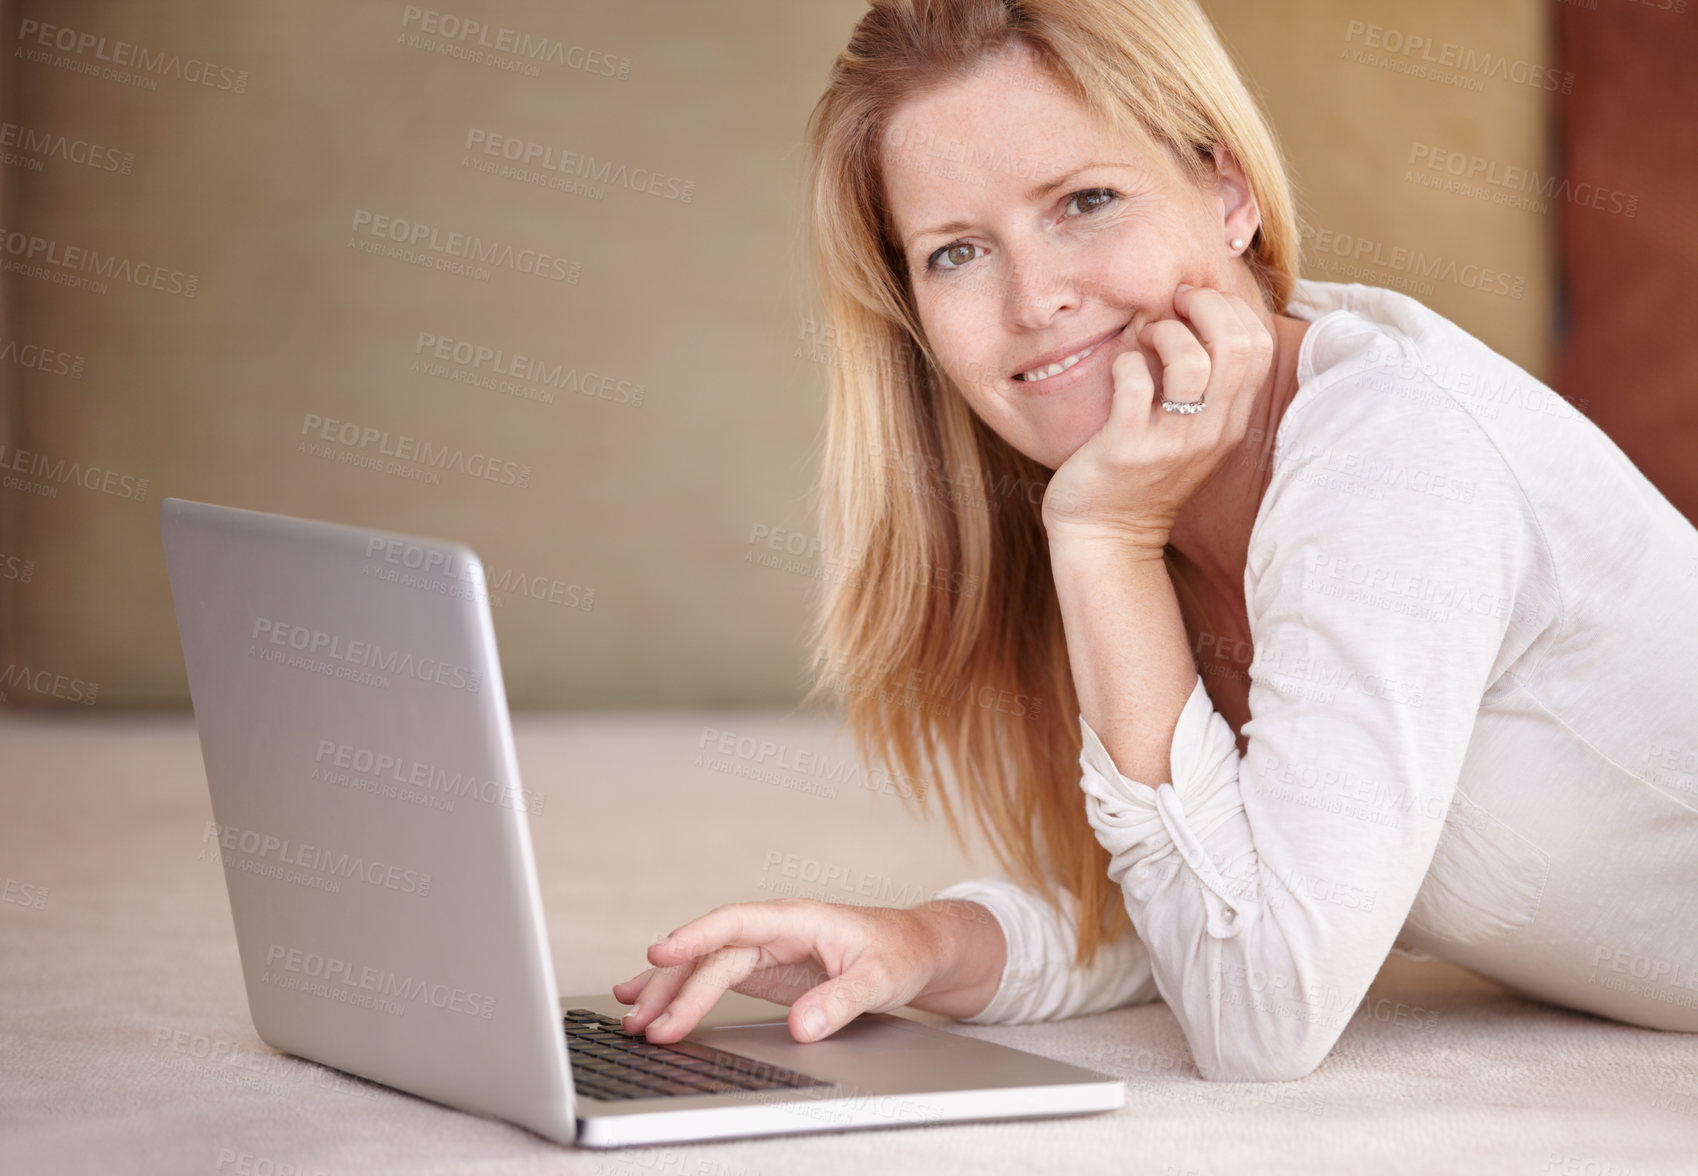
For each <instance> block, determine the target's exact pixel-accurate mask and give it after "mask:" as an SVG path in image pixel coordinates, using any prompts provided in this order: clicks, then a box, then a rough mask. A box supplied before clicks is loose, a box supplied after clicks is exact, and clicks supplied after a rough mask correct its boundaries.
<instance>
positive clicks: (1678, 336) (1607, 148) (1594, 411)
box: [1552, 0, 1698, 521]
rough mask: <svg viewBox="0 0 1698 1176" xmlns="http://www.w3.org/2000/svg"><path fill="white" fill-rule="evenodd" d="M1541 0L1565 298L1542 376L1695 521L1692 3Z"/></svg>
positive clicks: (1696, 124)
mask: <svg viewBox="0 0 1698 1176" xmlns="http://www.w3.org/2000/svg"><path fill="white" fill-rule="evenodd" d="M1664 4H1666V5H1667V7H1664V6H1663V5H1664ZM1553 8H1554V9H1555V16H1554V21H1555V33H1556V51H1557V54H1558V57H1559V60H1560V66H1561V68H1562V69H1564V70H1568V71H1571V72H1572V73H1573V75H1574V81H1573V90H1572V93H1570V94H1568V95H1566V96H1559V97H1558V99H1557V102H1558V106H1557V112H1556V113H1557V128H1558V147H1559V150H1560V152H1561V155H1562V160H1561V168H1562V175H1563V176H1564V177H1565V178H1566V179H1567V180H1568V181H1569V183H1570V185H1571V186H1570V188H1569V190H1568V193H1567V198H1566V199H1562V200H1560V201H1558V202H1557V204H1558V208H1557V209H1554V210H1553V214H1552V215H1554V216H1556V217H1558V218H1559V219H1558V224H1559V226H1560V230H1559V234H1560V235H1559V249H1560V251H1561V252H1560V256H1561V265H1562V270H1563V280H1564V287H1565V295H1566V299H1567V308H1568V323H1567V328H1566V331H1565V332H1564V337H1563V338H1561V339H1560V341H1559V351H1558V356H1557V364H1556V371H1555V376H1554V381H1553V382H1554V386H1555V388H1556V390H1557V391H1558V392H1561V393H1562V394H1563V395H1564V396H1566V397H1568V398H1569V399H1570V400H1573V401H1575V402H1576V403H1577V405H1578V406H1579V407H1580V408H1581V410H1582V411H1583V412H1585V413H1586V415H1587V416H1589V417H1591V418H1592V420H1594V421H1596V422H1597V424H1598V426H1599V427H1600V428H1602V429H1603V430H1604V432H1606V433H1608V434H1609V435H1610V437H1611V438H1612V439H1613V440H1614V441H1615V443H1616V444H1617V445H1619V446H1621V448H1622V450H1623V452H1625V453H1626V454H1627V456H1628V457H1629V458H1631V459H1632V460H1633V463H1634V464H1635V465H1637V466H1638V467H1639V468H1640V470H1642V471H1643V472H1644V473H1645V476H1646V477H1648V478H1649V479H1650V480H1651V481H1652V483H1653V484H1655V485H1656V487H1657V488H1658V489H1659V490H1661V491H1662V492H1663V493H1664V494H1665V495H1666V496H1667V497H1668V499H1669V500H1670V501H1671V502H1673V503H1674V505H1675V506H1676V507H1677V508H1679V509H1680V510H1681V511H1682V512H1684V513H1685V515H1686V517H1687V518H1689V519H1693V520H1695V521H1698V0H1653V2H1651V3H1638V2H1635V0H1596V6H1595V7H1593V8H1585V7H1582V6H1581V5H1580V4H1574V3H1556V4H1553ZM1677 9H1684V11H1677ZM1581 184H1590V185H1592V186H1593V187H1592V188H1587V189H1581V188H1579V187H1578V185H1581ZM1594 189H1607V190H1608V192H1607V193H1601V194H1594ZM1577 195H1578V197H1579V198H1578V199H1577ZM1632 196H1637V197H1638V203H1637V206H1636V207H1634V209H1633V213H1632V215H1631V216H1630V215H1627V214H1626V213H1625V212H1624V211H1621V209H1623V208H1625V207H1626V199H1627V198H1628V197H1632ZM1581 199H1585V200H1588V201H1589V200H1598V201H1601V203H1602V207H1598V208H1594V207H1590V206H1589V205H1587V204H1582V203H1581Z"/></svg>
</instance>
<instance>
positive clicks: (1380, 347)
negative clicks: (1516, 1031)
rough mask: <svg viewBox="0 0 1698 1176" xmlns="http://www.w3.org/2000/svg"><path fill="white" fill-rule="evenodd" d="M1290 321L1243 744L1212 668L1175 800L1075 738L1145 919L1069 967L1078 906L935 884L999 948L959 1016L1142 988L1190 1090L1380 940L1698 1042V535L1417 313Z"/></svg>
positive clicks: (1530, 391) (1264, 514)
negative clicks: (975, 912)
mask: <svg viewBox="0 0 1698 1176" xmlns="http://www.w3.org/2000/svg"><path fill="white" fill-rule="evenodd" d="M1286 313H1288V314H1292V315H1295V316H1297V317H1301V318H1303V319H1305V320H1307V321H1308V322H1309V323H1310V324H1311V325H1310V327H1309V329H1308V331H1307V333H1306V334H1305V336H1304V339H1303V343H1302V347H1301V350H1300V353H1299V357H1298V364H1297V380H1298V386H1299V387H1298V391H1297V393H1296V395H1295V397H1294V399H1293V400H1292V401H1291V403H1290V405H1289V407H1288V408H1287V410H1286V412H1285V415H1284V417H1283V418H1282V420H1281V421H1280V423H1279V427H1278V432H1277V434H1276V444H1275V451H1274V465H1273V470H1272V476H1271V481H1270V483H1269V485H1268V488H1267V492H1266V494H1265V496H1264V498H1263V500H1262V503H1261V505H1260V508H1259V509H1258V511H1257V514H1256V519H1255V523H1254V528H1253V530H1252V532H1251V536H1250V546H1249V558H1248V562H1247V565H1246V567H1245V569H1244V598H1245V603H1246V606H1247V609H1248V616H1249V623H1250V630H1251V635H1252V641H1253V645H1254V655H1253V659H1252V657H1251V654H1250V651H1249V650H1244V651H1242V657H1241V659H1240V662H1239V664H1240V668H1241V669H1245V670H1247V671H1248V674H1249V679H1250V689H1249V705H1250V714H1251V718H1250V719H1249V720H1248V721H1247V722H1246V723H1245V724H1244V728H1243V733H1244V735H1245V737H1246V738H1247V741H1248V742H1247V751H1246V753H1245V754H1244V755H1242V756H1240V755H1239V754H1238V748H1237V742H1236V739H1235V736H1234V733H1233V731H1232V728H1231V726H1230V725H1229V724H1228V723H1227V721H1226V720H1225V719H1224V718H1222V717H1221V716H1220V715H1219V714H1217V713H1216V712H1215V710H1214V707H1213V705H1212V703H1211V702H1210V699H1209V695H1208V693H1207V691H1206V689H1205V684H1204V682H1203V679H1202V677H1201V676H1200V675H1199V677H1198V679H1197V682H1196V685H1195V686H1194V687H1193V689H1192V691H1191V694H1190V697H1189V699H1188V701H1187V702H1186V703H1185V705H1184V708H1183V710H1182V711H1181V713H1180V716H1179V720H1178V724H1177V726H1176V728H1175V730H1174V733H1173V748H1172V754H1171V757H1170V761H1169V767H1170V770H1171V779H1170V780H1166V781H1153V782H1140V781H1136V780H1131V779H1129V778H1127V777H1126V776H1124V775H1122V774H1121V773H1120V772H1119V771H1118V770H1117V769H1116V767H1115V765H1114V763H1113V761H1112V760H1111V759H1110V757H1109V755H1108V752H1107V751H1106V750H1105V749H1104V747H1103V745H1102V743H1101V741H1100V740H1099V739H1098V737H1097V734H1096V732H1095V731H1093V730H1092V729H1091V727H1090V725H1089V724H1088V723H1086V722H1085V721H1084V719H1083V717H1081V719H1080V723H1079V726H1080V732H1081V736H1082V738H1083V742H1084V750H1083V751H1082V753H1081V755H1080V767H1081V769H1082V773H1083V774H1082V777H1081V779H1080V788H1081V791H1082V801H1083V806H1084V813H1085V816H1086V818H1087V819H1088V820H1089V821H1090V823H1091V826H1092V828H1093V829H1094V830H1095V831H1096V835H1097V839H1098V840H1099V841H1100V842H1101V843H1102V845H1103V846H1104V847H1105V848H1106V849H1108V851H1109V852H1110V854H1111V855H1112V864H1111V866H1110V869H1109V877H1110V878H1111V879H1112V880H1113V881H1114V882H1115V883H1116V884H1117V885H1119V886H1120V887H1121V890H1122V892H1123V894H1124V898H1125V903H1126V910H1127V913H1128V915H1129V916H1130V920H1131V924H1132V928H1131V929H1130V930H1128V931H1127V932H1126V933H1124V934H1123V935H1121V936H1120V937H1119V938H1117V939H1116V940H1114V941H1113V942H1112V943H1111V944H1109V945H1108V946H1107V947H1106V948H1105V950H1103V951H1102V952H1101V953H1100V954H1099V956H1098V957H1097V960H1096V961H1095V962H1094V964H1093V965H1092V966H1091V967H1090V968H1088V969H1079V968H1076V967H1074V966H1073V963H1072V958H1073V947H1074V944H1075V943H1076V928H1075V926H1074V924H1073V922H1072V919H1071V916H1070V914H1069V915H1064V916H1061V917H1057V916H1056V915H1055V914H1053V913H1052V912H1051V911H1050V910H1049V908H1048V907H1047V906H1046V905H1045V904H1044V903H1043V902H1042V901H1041V900H1040V899H1039V898H1037V897H1036V896H1035V895H1033V894H1031V893H1028V892H1027V891H1025V890H1023V889H1021V888H1019V887H1017V886H1015V885H1013V884H1012V883H1011V882H1009V881H1008V880H1007V879H1006V878H1003V877H1000V876H993V877H988V878H981V879H977V880H975V881H970V882H962V883H959V884H957V885H955V886H952V887H949V888H947V889H945V890H944V891H942V892H940V894H941V896H942V897H949V898H965V899H971V900H974V901H978V902H982V903H983V904H984V905H985V906H987V907H988V908H989V909H990V910H991V912H992V913H993V914H994V915H995V917H996V918H997V920H998V922H999V923H1000V925H1001V926H1002V929H1003V932H1004V935H1005V936H1006V938H1007V943H1008V962H1007V965H1006V967H1005V969H1004V971H1003V975H1002V979H1001V983H1000V986H999V988H998V990H997V993H996V995H995V997H994V998H993V999H992V1000H991V1002H990V1004H989V1005H988V1006H986V1008H985V1009H984V1010H983V1011H981V1012H980V1013H979V1014H978V1015H977V1016H974V1017H971V1018H968V1020H969V1021H972V1022H975V1023H995V1022H1020V1021H1034V1020H1051V1019H1056V1018H1061V1017H1069V1016H1077V1015H1081V1014H1085V1013H1091V1012H1098V1011H1102V1010H1104V1009H1109V1008H1115V1007H1118V1006H1121V1005H1126V1004H1137V1003H1142V1002H1146V1001H1152V1000H1155V999H1156V998H1157V997H1158V996H1159V997H1160V998H1162V999H1163V1000H1165V1001H1166V1002H1167V1003H1168V1005H1169V1006H1170V1007H1171V1008H1172V1010H1173V1013H1174V1016H1175V1017H1176V1018H1177V1019H1178V1021H1179V1023H1180V1025H1181V1027H1182V1028H1183V1030H1184V1032H1185V1036H1186V1039H1187V1040H1188V1042H1189V1043H1190V1046H1191V1050H1192V1054H1193V1058H1194V1060H1195V1062H1196V1065H1197V1067H1198V1070H1199V1071H1200V1073H1201V1074H1202V1075H1203V1076H1204V1077H1205V1078H1209V1079H1216V1080H1227V1081H1273V1080H1283V1079H1292V1078H1299V1077H1302V1076H1303V1075H1305V1074H1308V1073H1309V1072H1310V1071H1312V1070H1313V1069H1314V1068H1315V1067H1316V1066H1318V1065H1319V1064H1320V1063H1321V1061H1322V1060H1323V1059H1324V1058H1325V1056H1326V1055H1327V1053H1328V1052H1329V1051H1330V1050H1331V1049H1332V1046H1333V1045H1334V1043H1335V1042H1336V1041H1337V1039H1338V1037H1339V1035H1340V1034H1341V1032H1342V1031H1343V1029H1344V1027H1345V1024H1346V1023H1347V1022H1348V1021H1349V1019H1350V1017H1351V1015H1352V1013H1353V1012H1354V1011H1355V1009H1356V1007H1357V1005H1358V1004H1359V1003H1360V1002H1361V1000H1362V998H1363V996H1364V995H1365V993H1366V991H1367V988H1368V985H1369V984H1370V983H1371V982H1372V981H1373V979H1374V977H1375V975H1376V974H1377V973H1378V971H1379V969H1380V966H1381V964H1382V963H1383V962H1384V961H1385V959H1386V957H1387V954H1388V952H1390V951H1391V950H1393V949H1394V947H1395V948H1396V949H1398V950H1401V951H1405V952H1407V953H1408V954H1412V955H1415V956H1416V957H1417V958H1420V957H1421V956H1422V955H1423V954H1425V955H1429V956H1432V957H1436V958H1439V959H1444V960H1448V961H1451V962H1454V963H1457V964H1460V965H1462V966H1464V967H1467V968H1470V969H1472V970H1474V971H1476V972H1478V973H1480V974H1481V975H1484V976H1487V977H1489V978H1491V979H1494V980H1496V981H1498V982H1500V983H1502V984H1504V985H1506V986H1508V987H1510V988H1511V989H1512V990H1515V991H1517V992H1519V993H1520V994H1522V995H1525V996H1528V997H1531V998H1533V999H1539V1000H1546V1001H1550V1002H1553V1003H1556V1004H1560V1005H1565V1006H1568V1007H1572V1008H1577V1009H1582V1010H1586V1011H1589V1012H1594V1013H1597V1014H1600V1015H1603V1016H1606V1017H1611V1018H1615V1019H1618V1020H1623V1021H1628V1022H1632V1023H1635V1024H1639V1025H1644V1026H1649V1027H1653V1028H1662V1029H1679V1030H1687V1031H1698V530H1695V529H1694V528H1693V526H1692V525H1691V523H1689V522H1688V521H1687V520H1686V519H1685V518H1684V517H1682V516H1681V515H1680V513H1679V512H1678V511H1676V510H1675V509H1674V507H1673V506H1672V505H1671V504H1670V503H1669V502H1668V500H1667V499H1665V498H1664V497H1663V496H1662V495H1661V494H1660V493H1659V492H1658V491H1657V490H1656V489H1655V488H1654V487H1653V486H1652V485H1651V484H1650V482H1649V481H1647V480H1646V478H1645V477H1644V476H1643V475H1642V474H1641V473H1640V472H1639V471H1638V470H1637V469H1636V468H1635V467H1634V466H1633V464H1632V463H1631V462H1630V461H1629V460H1628V458H1627V457H1626V456H1625V455H1624V454H1623V453H1622V452H1621V450H1620V449H1619V448H1617V446H1616V445H1615V444H1614V443H1613V442H1612V441H1611V440H1610V439H1609V438H1608V437H1607V436H1606V435H1605V434H1604V433H1603V432H1602V431H1601V430H1600V429H1598V428H1597V426H1596V425H1594V424H1593V423H1592V422H1591V421H1590V420H1588V419H1587V418H1586V417H1585V416H1583V415H1582V414H1580V413H1579V412H1577V411H1575V409H1574V408H1573V407H1571V406H1570V405H1569V404H1568V402H1567V401H1565V400H1563V399H1562V398H1560V397H1559V396H1557V395H1556V394H1555V393H1554V392H1553V391H1551V390H1550V389H1549V388H1548V387H1546V386H1545V385H1544V384H1542V383H1540V382H1539V381H1537V380H1535V379H1534V378H1533V377H1532V376H1530V375H1528V374H1527V373H1526V372H1525V371H1523V370H1522V369H1521V368H1519V367H1517V366H1516V365H1514V364H1512V363H1511V362H1510V361H1508V360H1506V359H1504V358H1503V357H1502V356H1499V355H1497V354H1495V353H1494V352H1492V351H1491V350H1490V349H1489V348H1487V347H1486V346H1485V345H1484V344H1482V343H1480V342H1479V341H1478V340H1476V339H1475V338H1473V337H1472V336H1471V335H1469V334H1467V333H1466V332H1465V331H1463V330H1462V329H1461V328H1460V327H1458V326H1456V325H1455V324H1453V323H1451V322H1449V321H1448V320H1446V319H1445V318H1443V317H1442V316H1440V315H1438V314H1436V313H1434V312H1433V311H1431V310H1429V309H1427V308H1426V307H1424V306H1422V305H1421V304H1420V303H1419V302H1416V301H1415V300H1414V299H1411V298H1409V297H1407V296H1404V295H1402V294H1398V293H1396V292H1393V291H1390V290H1384V289H1379V288H1375V287H1369V286H1362V285H1359V284H1342V283H1336V282H1317V281H1302V282H1299V283H1298V287H1297V294H1296V297H1295V298H1294V299H1293V301H1292V303H1291V305H1289V306H1288V307H1287V308H1286ZM1620 394H1622V395H1633V394H1634V392H1633V389H1630V388H1627V389H1622V390H1621V393H1620Z"/></svg>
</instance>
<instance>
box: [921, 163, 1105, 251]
mask: <svg viewBox="0 0 1698 1176" xmlns="http://www.w3.org/2000/svg"><path fill="white" fill-rule="evenodd" d="M1129 166H1131V165H1130V164H1125V163H1081V164H1078V165H1077V166H1075V167H1071V168H1069V169H1067V170H1066V171H1065V172H1063V173H1062V174H1061V175H1059V176H1056V177H1055V178H1054V179H1050V180H1040V181H1039V182H1038V184H1037V185H1036V186H1035V187H1034V188H1032V190H1031V191H1029V192H1027V193H1026V202H1027V203H1028V204H1030V203H1032V202H1034V201H1037V200H1042V199H1043V198H1044V197H1045V196H1048V195H1049V194H1050V193H1051V192H1053V191H1055V190H1056V189H1057V188H1059V187H1061V186H1062V185H1063V184H1065V183H1067V181H1069V180H1071V179H1072V178H1073V177H1074V176H1076V175H1078V174H1079V173H1080V172H1084V171H1090V170H1091V169H1092V168H1094V167H1119V168H1124V167H1129ZM972 227H973V226H972V225H971V224H970V223H968V222H967V221H961V220H954V221H949V222H948V223H947V224H941V225H934V226H932V227H931V228H929V229H923V230H921V231H920V232H918V233H915V234H914V235H913V236H911V237H909V238H908V247H909V248H910V249H912V248H913V247H914V246H915V245H916V244H917V243H918V242H920V241H922V240H924V239H925V238H927V237H941V236H945V235H947V234H949V233H959V232H961V231H962V230H964V229H970V228H972Z"/></svg>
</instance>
